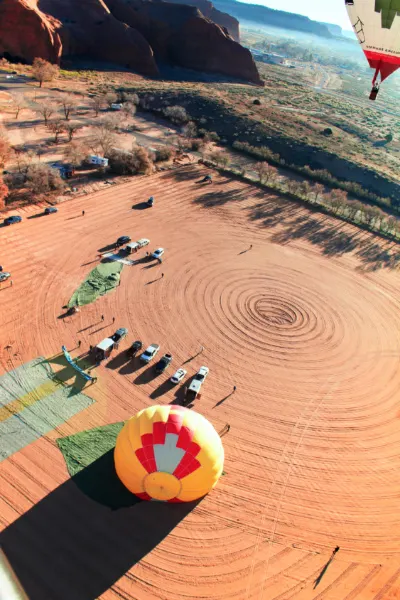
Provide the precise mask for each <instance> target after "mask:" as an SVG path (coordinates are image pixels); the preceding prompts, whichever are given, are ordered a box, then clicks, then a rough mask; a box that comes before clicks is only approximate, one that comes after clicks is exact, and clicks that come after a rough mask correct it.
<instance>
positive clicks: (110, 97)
mask: <svg viewBox="0 0 400 600" xmlns="http://www.w3.org/2000/svg"><path fill="white" fill-rule="evenodd" d="M103 99H104V102H105V103H106V104H107V106H108V108H111V105H112V104H115V103H116V102H117V100H118V96H117V94H116V93H115V92H106V93H105V94H104V95H103Z"/></svg>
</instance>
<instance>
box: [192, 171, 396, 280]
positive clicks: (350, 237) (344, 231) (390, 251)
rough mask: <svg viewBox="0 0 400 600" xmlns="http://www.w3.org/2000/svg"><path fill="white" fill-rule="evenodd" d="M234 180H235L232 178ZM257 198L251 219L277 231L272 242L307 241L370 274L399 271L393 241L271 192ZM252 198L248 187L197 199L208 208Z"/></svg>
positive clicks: (250, 214) (274, 232) (249, 213)
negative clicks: (350, 256)
mask: <svg viewBox="0 0 400 600" xmlns="http://www.w3.org/2000/svg"><path fill="white" fill-rule="evenodd" d="M231 181H234V179H232V180H231ZM252 197H253V198H263V200H262V201H260V202H257V203H255V204H252V205H250V206H249V205H246V206H245V207H244V210H245V211H246V212H247V215H248V218H249V219H250V220H251V221H253V222H257V223H258V224H259V225H260V226H261V227H265V228H267V229H271V230H273V229H276V231H272V232H271V238H270V239H271V241H272V242H274V243H277V244H281V245H284V244H288V243H290V242H291V241H294V240H306V241H308V242H309V243H310V244H313V245H314V246H317V247H318V248H319V249H320V251H321V253H322V254H324V255H326V256H343V255H344V254H351V253H352V254H353V255H354V256H356V257H357V259H358V260H359V261H360V265H359V266H358V267H357V270H360V271H364V272H369V271H376V270H379V269H397V268H399V266H400V248H398V246H397V244H395V243H394V242H393V241H389V240H386V239H385V238H380V237H379V236H378V235H374V234H372V233H370V232H369V231H367V230H365V229H362V228H360V229H357V227H356V226H353V225H351V224H348V223H347V222H345V221H343V220H339V219H335V217H334V216H331V215H327V214H325V213H323V212H321V211H319V210H318V209H317V208H313V207H312V206H306V205H302V204H301V203H300V202H295V201H293V202H292V201H290V200H286V199H284V198H277V197H276V196H275V197H268V192H267V191H265V192H262V190H260V192H257V193H256V194H255V195H254V194H253V195H252ZM248 199H249V192H248V188H247V189H246V188H237V189H233V190H232V189H231V190H226V191H215V190H213V191H211V192H208V193H205V194H202V195H201V196H199V197H198V198H196V199H195V200H194V203H196V204H201V205H202V206H204V207H205V208H212V207H214V206H223V205H224V204H227V203H228V202H241V201H242V200H248Z"/></svg>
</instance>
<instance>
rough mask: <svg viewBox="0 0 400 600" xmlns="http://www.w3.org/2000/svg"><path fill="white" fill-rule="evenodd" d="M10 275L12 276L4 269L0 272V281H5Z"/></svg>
mask: <svg viewBox="0 0 400 600" xmlns="http://www.w3.org/2000/svg"><path fill="white" fill-rule="evenodd" d="M9 277H11V273H7V272H6V271H3V273H0V282H1V281H5V280H6V279H8V278H9Z"/></svg>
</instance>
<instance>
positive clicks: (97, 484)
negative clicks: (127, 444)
mask: <svg viewBox="0 0 400 600" xmlns="http://www.w3.org/2000/svg"><path fill="white" fill-rule="evenodd" d="M123 425H124V423H111V424H110V425H105V426H104V427H96V428H95V429H90V430H88V431H82V432H81V433H76V434H75V435H70V436H68V437H65V438H59V439H58V440H57V445H58V447H59V449H60V450H61V452H62V454H63V456H64V460H65V462H66V465H67V469H68V472H69V474H70V475H71V477H72V480H73V482H74V483H75V485H76V486H77V487H78V488H79V489H80V491H81V492H82V493H83V494H85V496H87V497H89V498H91V499H92V500H94V501H95V502H97V503H99V504H103V505H104V506H107V507H108V508H111V509H112V510H117V509H119V508H123V507H128V506H133V505H134V504H137V503H139V502H141V501H140V500H139V498H137V497H136V496H134V495H133V494H131V493H130V492H129V491H128V490H127V489H126V487H125V486H124V485H123V484H122V482H121V481H120V479H119V478H118V475H117V473H116V471H115V466H114V447H115V444H116V441H117V436H118V434H119V432H120V431H121V429H122V427H123Z"/></svg>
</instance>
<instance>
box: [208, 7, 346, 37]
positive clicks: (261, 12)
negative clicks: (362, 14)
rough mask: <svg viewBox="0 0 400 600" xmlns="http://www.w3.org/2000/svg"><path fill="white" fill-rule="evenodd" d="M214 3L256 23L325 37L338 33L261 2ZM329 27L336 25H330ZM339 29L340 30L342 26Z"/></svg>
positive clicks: (239, 17)
mask: <svg viewBox="0 0 400 600" xmlns="http://www.w3.org/2000/svg"><path fill="white" fill-rule="evenodd" d="M213 4H214V6H215V7H216V8H218V9H219V10H222V11H224V12H226V13H228V14H230V15H232V16H233V17H236V18H237V19H239V21H254V22H255V23H259V24H263V25H270V26H272V27H280V28H281V29H294V30H295V31H302V32H303V33H312V34H314V35H319V36H321V37H324V38H333V37H335V35H337V34H336V32H335V33H331V31H330V29H329V28H328V26H327V25H325V24H324V23H318V22H317V21H312V20H311V19H309V18H308V17H303V16H302V15H296V14H294V13H289V12H284V11H283V10H274V9H272V8H267V7H266V6H261V5H259V4H244V3H243V2H237V1H236V0H213ZM329 27H335V26H332V25H329ZM338 29H339V30H340V27H338ZM340 31H341V30H340ZM339 35H340V34H339Z"/></svg>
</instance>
